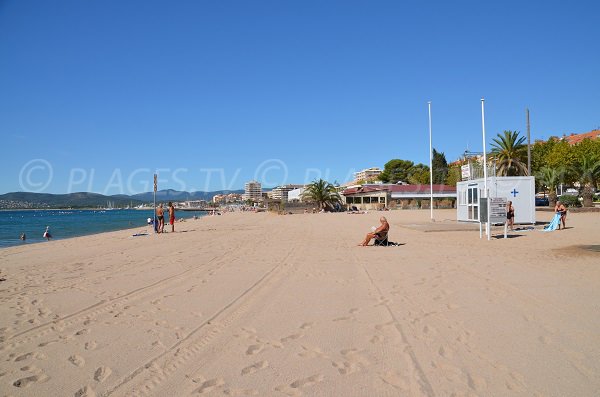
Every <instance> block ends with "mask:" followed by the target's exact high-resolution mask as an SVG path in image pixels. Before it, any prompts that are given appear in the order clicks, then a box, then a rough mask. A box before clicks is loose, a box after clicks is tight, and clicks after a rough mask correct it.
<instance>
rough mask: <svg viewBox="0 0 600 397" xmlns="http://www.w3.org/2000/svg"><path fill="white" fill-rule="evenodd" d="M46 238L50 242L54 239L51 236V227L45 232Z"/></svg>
mask: <svg viewBox="0 0 600 397" xmlns="http://www.w3.org/2000/svg"><path fill="white" fill-rule="evenodd" d="M44 238H45V239H46V240H48V241H50V239H51V238H52V235H51V234H50V226H46V231H45V232H44Z"/></svg>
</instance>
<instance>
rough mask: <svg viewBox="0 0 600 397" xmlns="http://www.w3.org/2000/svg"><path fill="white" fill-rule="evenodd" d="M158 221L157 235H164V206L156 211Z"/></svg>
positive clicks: (160, 206)
mask: <svg viewBox="0 0 600 397" xmlns="http://www.w3.org/2000/svg"><path fill="white" fill-rule="evenodd" d="M156 219H158V229H157V233H162V232H163V230H164V228H165V211H164V210H163V206H162V204H160V205H159V206H158V208H157V209H156Z"/></svg>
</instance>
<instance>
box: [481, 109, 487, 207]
mask: <svg viewBox="0 0 600 397" xmlns="http://www.w3.org/2000/svg"><path fill="white" fill-rule="evenodd" d="M484 103H485V99H483V98H481V134H482V136H483V190H484V191H483V197H487V155H486V150H485V107H484Z"/></svg>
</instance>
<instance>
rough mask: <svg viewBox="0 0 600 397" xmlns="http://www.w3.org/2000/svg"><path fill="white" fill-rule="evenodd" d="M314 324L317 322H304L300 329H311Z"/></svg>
mask: <svg viewBox="0 0 600 397" xmlns="http://www.w3.org/2000/svg"><path fill="white" fill-rule="evenodd" d="M313 325H315V323H310V322H309V323H304V324H302V325H301V326H300V329H309V328H312V327H313Z"/></svg>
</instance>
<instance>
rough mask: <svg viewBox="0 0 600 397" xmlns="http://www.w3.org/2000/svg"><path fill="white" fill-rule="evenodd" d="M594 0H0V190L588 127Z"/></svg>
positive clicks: (167, 175)
mask: <svg viewBox="0 0 600 397" xmlns="http://www.w3.org/2000/svg"><path fill="white" fill-rule="evenodd" d="M599 12H600V4H599V3H598V2H595V1H592V0H588V1H580V2H576V3H573V4H567V3H564V2H558V1H530V2H525V3H523V2H517V1H507V2H502V3H487V2H483V3H482V2H473V3H470V2H461V3H454V2H444V1H432V2H428V3H400V2H392V1H381V2H375V3H364V2H358V1H329V2H268V1H255V2H233V3H231V2H230V3H214V2H212V3H211V2H189V3H184V4H165V3H164V2H158V1H143V2H142V1H129V2H126V3H123V2H116V1H107V2H102V3H87V2H79V1H75V0H72V1H63V2H60V4H56V3H48V2H42V1H33V2H19V1H5V2H2V3H1V4H0V53H2V54H3V57H2V58H3V59H2V62H0V87H1V90H0V134H1V135H2V137H3V143H4V147H5V151H4V153H3V156H2V168H3V171H2V175H3V178H1V179H0V193H6V192H13V191H23V190H25V191H33V192H41V193H66V192H70V191H71V192H72V191H89V192H96V193H101V194H107V195H111V194H135V193H141V192H146V191H151V190H152V175H153V174H154V173H155V172H157V171H158V174H159V189H176V190H185V191H216V190H226V189H229V190H238V189H244V183H245V182H247V181H250V180H253V179H257V180H259V182H261V184H262V185H263V186H264V187H265V188H271V187H274V186H277V185H282V184H298V183H299V184H303V183H307V182H310V181H311V180H312V179H315V178H324V179H327V180H329V181H331V182H333V181H338V182H340V183H342V182H346V181H348V180H350V179H352V178H353V176H354V173H355V172H357V171H360V170H363V169H367V168H370V167H380V168H383V166H384V164H385V163H386V162H387V161H388V160H391V159H394V158H400V159H405V160H411V161H414V162H415V163H424V164H428V162H429V154H428V150H429V136H428V120H427V101H432V118H433V147H434V148H435V149H436V150H438V151H440V152H444V153H445V155H446V159H447V160H448V162H451V161H453V160H456V159H457V158H458V157H460V155H461V154H462V153H463V152H464V151H465V149H470V150H472V151H481V150H482V142H481V108H480V99H481V98H482V97H484V98H485V100H486V132H487V136H488V140H487V144H488V145H487V148H488V150H489V148H490V142H491V139H492V138H493V137H494V136H496V134H498V133H500V132H502V131H503V130H518V131H520V132H521V133H522V134H523V135H525V133H526V125H525V109H526V108H529V110H530V113H531V132H532V136H531V139H532V142H534V141H535V140H537V139H547V138H549V137H550V136H552V135H554V136H562V135H563V134H566V135H569V134H571V133H586V132H589V131H592V130H593V129H597V128H599V127H600V112H599V111H598V110H599V109H600V94H599V92H600V79H599V78H598V72H597V69H598V66H597V65H598V64H600V62H599V61H600V55H599V54H598V51H597V50H596V48H597V47H598V45H597V43H598V42H599V41H600V32H599V31H598V29H597V27H596V26H597V23H596V19H597V15H598V14H599Z"/></svg>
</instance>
